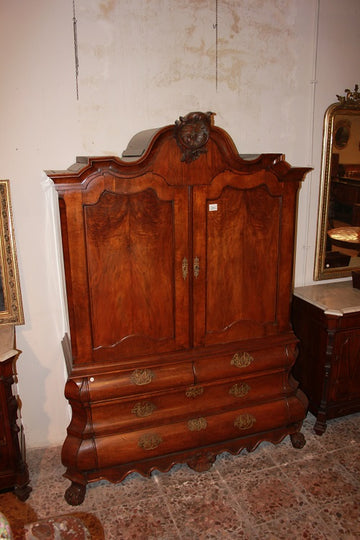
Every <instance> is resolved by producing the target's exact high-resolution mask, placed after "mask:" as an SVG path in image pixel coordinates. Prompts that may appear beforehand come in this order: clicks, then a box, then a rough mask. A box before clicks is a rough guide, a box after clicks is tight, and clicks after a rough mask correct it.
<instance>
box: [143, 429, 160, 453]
mask: <svg viewBox="0 0 360 540" xmlns="http://www.w3.org/2000/svg"><path fill="white" fill-rule="evenodd" d="M162 442H163V441H162V438H161V437H160V435H158V434H157V433H145V435H142V436H141V437H140V439H139V441H138V446H139V447H140V448H142V449H143V450H154V449H155V448H157V447H158V446H159V445H160V444H161V443H162Z"/></svg>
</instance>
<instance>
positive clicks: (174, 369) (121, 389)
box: [72, 362, 194, 402]
mask: <svg viewBox="0 0 360 540" xmlns="http://www.w3.org/2000/svg"><path fill="white" fill-rule="evenodd" d="M72 380H73V381H75V383H76V384H77V386H78V388H79V393H80V399H81V400H82V401H88V400H89V401H92V402H94V401H102V400H109V399H114V398H119V397H120V396H130V395H133V394H143V393H145V392H154V391H159V390H162V389H165V388H171V387H174V386H175V387H181V386H188V385H192V384H193V383H194V373H193V369H192V365H191V363H190V362H182V363H176V364H168V365H149V366H144V367H141V368H139V367H138V368H134V369H132V370H126V371H125V370H124V371H114V372H107V373H101V374H95V375H94V376H88V377H81V378H80V377H79V378H76V377H73V378H72ZM87 396H88V397H87Z"/></svg>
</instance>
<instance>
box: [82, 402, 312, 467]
mask: <svg viewBox="0 0 360 540" xmlns="http://www.w3.org/2000/svg"><path fill="white" fill-rule="evenodd" d="M300 409H302V404H301V403H300V402H299V400H298V399H297V398H296V397H294V396H292V397H290V398H283V399H279V400H277V401H273V402H269V403H263V404H259V405H253V406H250V407H239V408H238V409H233V410H231V411H225V412H220V413H216V414H213V415H212V414H209V413H208V414H207V415H203V416H200V415H197V414H196V413H195V411H194V412H193V414H192V415H191V416H190V418H188V419H187V420H184V421H180V422H174V423H173V424H170V425H162V426H160V425H159V426H156V427H153V428H147V429H143V430H138V431H133V432H129V433H121V434H119V433H117V434H113V435H108V436H104V437H96V439H95V441H94V444H95V447H96V456H97V464H98V467H100V468H106V467H112V466H116V465H120V464H123V463H127V462H134V461H138V460H144V459H149V458H152V457H155V456H160V455H166V454H169V453H172V452H179V451H182V450H187V449H191V448H196V447H202V446H206V445H209V444H213V443H219V442H222V441H224V450H226V441H227V440H233V439H234V438H242V437H244V438H246V437H247V436H250V435H252V434H255V433H259V435H260V437H259V440H266V435H264V438H263V439H262V438H261V433H264V432H266V431H268V430H270V431H271V430H275V429H277V428H279V427H285V426H287V425H290V424H291V418H292V417H296V416H297V417H299V415H301V414H303V412H304V411H303V410H300ZM85 445H86V442H85ZM89 449H90V447H89ZM81 457H82V458H83V459H84V461H83V460H82V459H79V462H78V464H77V465H78V467H79V468H81V467H82V466H83V467H84V468H85V467H86V465H87V463H88V461H87V459H86V451H85V452H83V453H82V454H81ZM82 461H83V462H82Z"/></svg>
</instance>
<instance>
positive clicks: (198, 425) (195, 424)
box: [187, 418, 207, 431]
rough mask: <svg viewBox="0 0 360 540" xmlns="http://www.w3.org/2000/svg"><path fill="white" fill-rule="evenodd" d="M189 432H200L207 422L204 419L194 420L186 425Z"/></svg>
mask: <svg viewBox="0 0 360 540" xmlns="http://www.w3.org/2000/svg"><path fill="white" fill-rule="evenodd" d="M187 426H188V430H189V431H201V430H202V429H206V428H207V421H206V420H205V418H194V419H192V420H189V421H188V423H187Z"/></svg>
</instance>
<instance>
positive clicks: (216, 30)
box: [213, 0, 219, 91]
mask: <svg viewBox="0 0 360 540" xmlns="http://www.w3.org/2000/svg"><path fill="white" fill-rule="evenodd" d="M213 28H214V30H215V87H216V91H218V60H219V49H218V43H219V4H218V0H215V24H213Z"/></svg>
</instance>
